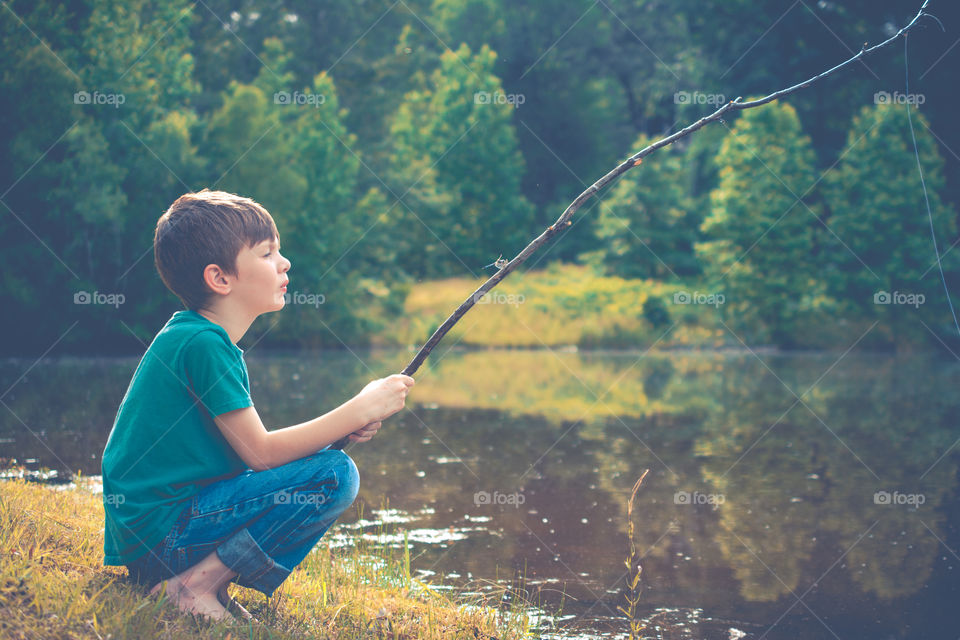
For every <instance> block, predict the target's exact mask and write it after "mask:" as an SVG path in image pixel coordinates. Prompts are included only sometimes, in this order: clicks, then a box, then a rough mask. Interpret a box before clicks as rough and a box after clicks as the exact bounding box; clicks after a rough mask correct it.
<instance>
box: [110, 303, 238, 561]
mask: <svg viewBox="0 0 960 640" xmlns="http://www.w3.org/2000/svg"><path fill="white" fill-rule="evenodd" d="M252 405H253V401H252V400H251V399H250V380H249V378H248V376H247V366H246V364H245V363H244V361H243V351H241V350H240V348H239V347H237V346H236V345H235V344H233V342H232V341H231V340H230V336H229V335H227V332H226V331H225V330H224V329H223V327H221V326H220V325H218V324H216V323H214V322H210V321H209V320H207V319H206V318H204V317H203V316H201V315H200V314H199V313H196V312H194V311H179V312H177V313H175V314H174V315H173V317H172V318H170V320H169V321H168V322H167V324H166V325H164V327H163V329H161V330H160V333H158V334H157V336H156V337H155V338H154V339H153V342H152V343H151V344H150V347H149V348H148V349H147V352H146V353H145V354H144V356H143V358H142V359H141V360H140V364H139V365H138V366H137V370H136V372H134V374H133V379H132V380H131V381H130V386H129V387H128V388H127V393H126V395H125V396H124V398H123V402H121V403H120V409H119V411H118V412H117V418H116V420H115V422H114V424H113V429H112V430H111V432H110V437H109V439H108V440H107V445H106V448H105V449H104V451H103V509H104V513H105V523H104V543H103V551H104V564H105V565H122V564H130V563H131V562H133V561H134V560H136V559H137V558H139V557H141V556H143V555H144V554H145V553H146V552H147V551H149V550H150V549H152V548H153V547H154V546H156V545H157V544H158V543H159V542H160V541H161V540H163V538H164V537H165V536H166V535H167V533H168V532H169V531H170V529H171V528H172V527H173V524H174V522H176V520H177V517H178V516H179V514H180V512H181V511H182V510H183V508H184V507H185V506H186V503H187V501H188V500H190V499H191V498H193V496H194V495H196V494H197V493H198V492H199V491H200V489H202V488H203V487H204V486H206V485H208V484H210V483H211V482H214V481H216V480H220V479H224V478H227V477H232V476H234V475H236V474H238V473H240V472H241V471H244V470H245V469H247V465H246V464H245V463H244V462H243V460H242V459H241V458H240V456H239V455H237V453H236V452H235V451H234V450H233V448H232V447H231V446H230V444H229V443H228V442H227V440H226V438H224V437H223V435H222V434H221V433H220V430H219V429H218V428H217V425H216V424H215V423H214V421H213V417H214V416H218V415H220V414H223V413H227V412H228V411H233V410H235V409H242V408H244V407H249V406H252Z"/></svg>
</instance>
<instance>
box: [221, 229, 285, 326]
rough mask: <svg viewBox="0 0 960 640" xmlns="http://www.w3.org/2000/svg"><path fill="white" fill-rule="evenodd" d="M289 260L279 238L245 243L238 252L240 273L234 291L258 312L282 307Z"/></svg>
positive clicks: (254, 311)
mask: <svg viewBox="0 0 960 640" xmlns="http://www.w3.org/2000/svg"><path fill="white" fill-rule="evenodd" d="M289 270H290V261H289V260H287V259H286V258H284V257H283V256H282V255H281V254H280V240H279V238H274V239H273V240H264V241H263V242H261V243H259V244H255V245H254V246H253V247H244V248H243V249H241V250H240V253H239V255H238V256H237V275H236V277H235V278H234V279H233V286H232V287H231V294H232V295H235V296H237V298H238V300H239V301H240V302H241V303H242V304H243V306H244V307H246V308H247V309H249V310H250V311H251V312H253V313H256V314H258V315H259V314H261V313H267V312H270V311H279V310H280V309H282V308H283V305H284V300H283V294H285V293H286V292H287V283H288V282H289V281H290V279H289V278H288V277H287V271H289Z"/></svg>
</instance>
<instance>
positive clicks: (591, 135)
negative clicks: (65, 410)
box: [0, 0, 960, 355]
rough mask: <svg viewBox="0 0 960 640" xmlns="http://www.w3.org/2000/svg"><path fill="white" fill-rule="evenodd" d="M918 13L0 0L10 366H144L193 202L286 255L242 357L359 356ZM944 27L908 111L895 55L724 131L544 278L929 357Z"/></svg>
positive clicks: (948, 102) (821, 6)
mask: <svg viewBox="0 0 960 640" xmlns="http://www.w3.org/2000/svg"><path fill="white" fill-rule="evenodd" d="M914 4H916V5H919V4H920V3H919V2H916V3H913V2H902V1H893V0H883V1H880V2H877V1H868V0H856V1H850V2H839V1H838V2H820V3H799V4H798V3H793V4H791V3H790V2H786V1H784V2H766V3H756V2H754V1H750V0H724V1H722V2H721V1H720V0H631V1H627V2H610V3H607V2H599V3H596V2H587V1H568V2H556V3H549V4H542V3H527V2H508V1H506V0H433V1H431V2H428V1H427V0H400V1H399V2H388V1H386V0H383V1H380V0H374V1H372V2H353V1H343V0H338V1H316V0H311V1H305V0H233V1H227V0H205V1H204V2H199V3H195V2H190V1H187V0H167V1H165V2H157V1H155V0H130V1H129V2H122V3H121V2H115V1H112V0H79V1H71V2H66V1H60V2H56V1H52V0H35V1H29V2H28V1H22V0H21V1H17V0H14V1H11V2H7V3H6V4H5V5H4V7H3V9H2V10H0V35H2V38H0V51H2V56H3V60H4V65H3V72H2V74H0V123H2V124H0V243H2V247H0V278H2V287H0V304H2V305H3V309H4V311H5V313H4V321H3V324H4V327H3V330H2V336H3V338H2V343H0V344H2V348H0V353H2V354H4V355H12V354H40V353H43V352H45V351H47V350H48V349H50V348H51V347H53V349H54V350H53V352H54V353H58V352H64V351H75V352H98V353H108V352H118V351H125V352H131V351H138V350H142V349H143V344H144V342H146V341H148V340H149V339H150V338H151V337H152V335H153V334H154V333H155V332H156V330H157V329H158V328H159V327H160V325H161V324H162V323H163V321H164V320H165V319H166V318H167V317H169V315H170V314H171V313H172V312H173V311H175V310H176V309H177V308H179V303H178V301H177V300H176V299H175V298H174V297H173V296H172V295H171V294H170V293H169V292H167V291H166V290H165V289H164V287H163V285H162V283H161V282H160V280H159V278H158V277H157V276H156V274H155V271H154V268H153V264H152V262H153V260H152V247H151V240H152V231H153V226H154V224H155V223H156V220H157V218H158V217H159V215H160V214H161V213H162V212H163V210H164V209H165V208H166V207H167V206H168V205H169V203H170V202H172V201H173V200H174V199H175V198H176V197H177V196H178V195H180V194H181V193H183V192H186V191H192V190H199V189H201V188H204V187H208V188H217V189H224V190H228V191H234V192H237V193H240V194H243V195H247V196H250V197H253V198H254V199H256V200H258V201H260V202H261V203H263V204H264V205H265V206H266V207H267V208H268V209H269V210H270V211H271V212H272V213H273V214H274V216H275V218H276V220H277V222H278V226H279V228H280V232H281V241H282V244H283V247H284V252H285V253H286V255H287V256H288V257H289V258H290V259H291V260H292V262H293V269H292V271H291V274H290V275H291V287H290V296H291V299H290V304H289V306H288V308H287V309H286V310H285V311H284V312H283V313H281V314H278V315H275V316H274V317H270V318H266V319H264V320H263V321H261V322H260V323H259V324H258V325H257V326H256V330H255V331H254V332H253V334H252V335H251V337H250V338H249V343H248V344H252V343H253V342H255V341H256V342H262V343H263V344H265V345H272V346H340V345H342V344H349V345H353V344H362V343H365V342H367V341H369V339H370V337H371V336H372V335H374V334H380V335H383V334H384V333H385V332H386V333H389V331H390V325H391V323H392V322H393V321H394V319H395V318H396V317H397V315H398V314H400V313H402V312H403V303H404V299H405V297H406V295H407V292H408V291H409V290H410V287H411V285H412V283H414V282H417V281H421V280H425V279H436V278H445V277H451V276H470V275H473V276H477V275H479V274H480V273H481V272H482V268H483V266H484V265H486V264H488V263H491V262H493V261H494V260H495V259H496V258H497V257H498V256H499V255H501V254H502V255H504V256H507V257H511V256H513V255H514V254H515V253H516V252H517V251H519V250H520V249H521V248H522V247H523V246H524V245H525V244H526V242H527V241H529V239H531V238H532V237H533V236H535V235H536V234H537V233H539V231H540V230H541V229H542V228H543V226H545V225H547V224H549V223H550V222H552V221H553V220H554V219H556V217H557V216H558V215H559V214H560V212H561V211H562V210H563V208H564V207H565V206H566V205H567V204H568V203H569V202H570V201H571V200H572V199H573V198H574V197H575V196H576V195H577V194H578V193H579V192H581V191H582V190H583V189H584V188H585V187H586V186H587V185H588V184H590V183H591V182H593V181H594V180H596V179H597V178H598V177H599V176H600V175H602V174H603V173H605V172H606V171H608V170H609V169H610V168H612V167H613V166H614V165H615V164H616V163H617V162H618V161H619V160H621V159H622V158H624V157H626V156H627V155H628V154H629V153H630V152H631V151H636V150H638V149H639V148H640V147H642V146H644V145H646V144H648V143H649V141H651V140H653V139H656V138H657V137H659V136H661V135H663V134H665V133H668V132H671V131H674V130H676V129H677V128H678V127H680V126H683V125H685V124H687V123H689V122H691V121H693V120H695V119H696V118H698V117H700V116H701V115H704V114H705V113H708V112H709V111H712V110H713V109H715V108H716V106H717V105H718V104H720V103H722V102H724V101H726V100H730V99H733V98H736V97H737V96H741V95H742V96H743V97H745V98H746V97H748V96H750V95H754V94H760V93H767V92H769V91H772V90H775V89H777V88H780V87H782V86H785V85H787V84H792V83H794V82H797V81H800V80H802V79H805V78H807V77H810V76H811V75H814V74H815V73H818V72H819V71H822V70H824V69H826V68H828V67H830V66H832V65H834V64H836V63H837V62H839V61H841V60H843V59H845V58H847V57H849V56H850V55H852V53H853V52H854V51H855V50H857V49H859V47H860V46H861V45H862V43H863V42H864V41H869V42H870V43H871V44H875V43H876V42H878V41H879V40H880V39H881V38H883V37H887V36H888V35H890V34H892V33H894V32H895V31H896V29H898V28H899V27H901V26H903V25H904V24H905V22H906V20H908V19H909V18H910V17H912V15H913V14H914V13H915V12H916V10H917V9H918V6H913V5H914ZM940 4H942V5H943V6H939V5H940ZM948 4H949V6H948ZM930 10H931V11H932V12H934V13H936V14H937V15H938V17H939V18H940V19H941V21H942V22H943V23H944V25H945V27H946V29H947V33H942V32H941V31H940V30H939V27H936V26H935V24H934V23H933V22H932V21H930V22H929V23H928V25H927V27H926V28H925V30H923V31H918V32H916V33H920V34H922V36H919V37H917V36H914V37H913V38H911V42H910V68H911V87H910V91H911V93H909V94H908V93H907V92H906V89H905V87H904V73H903V72H904V60H903V49H902V47H899V46H898V47H890V48H888V49H886V50H884V51H883V52H881V53H880V54H878V55H877V56H875V57H872V58H868V59H867V60H866V61H865V62H863V63H862V64H858V65H855V66H854V67H853V68H851V69H849V70H847V71H845V72H843V73H842V74H838V75H837V76H835V77H832V78H830V79H828V80H827V81H826V82H824V83H822V84H818V85H814V86H813V87H811V88H809V89H806V90H804V91H802V92H799V93H797V94H795V96H794V97H791V99H790V101H789V104H784V103H778V104H772V105H769V106H767V107H763V108H761V109H757V110H753V111H748V112H745V113H744V114H743V115H741V116H739V117H737V118H736V119H735V120H733V121H728V122H725V123H722V124H719V125H711V127H709V128H707V129H705V130H703V131H701V132H698V133H696V134H694V135H693V136H691V137H690V138H687V139H686V140H684V141H683V143H682V144H678V145H675V146H673V147H670V148H668V149H666V150H661V151H658V152H657V153H655V154H653V155H652V156H650V157H648V158H646V159H645V161H644V163H643V165H641V166H639V167H636V168H635V169H633V170H632V171H631V172H629V173H628V174H626V175H625V176H624V177H623V178H622V179H621V180H620V181H619V182H618V183H617V184H616V185H614V186H612V187H610V188H609V189H607V190H606V191H605V192H603V193H601V194H600V197H599V198H596V199H594V200H593V201H592V202H591V203H589V204H588V205H587V206H585V207H584V208H583V209H581V211H580V213H579V214H578V217H577V218H576V221H575V224H574V225H573V226H572V227H571V229H570V230H569V231H568V232H567V233H566V234H565V235H564V237H562V238H560V240H559V241H558V242H557V244H556V245H555V246H554V247H553V248H550V249H544V250H543V251H542V253H543V255H538V256H537V257H535V258H534V259H533V260H531V262H532V263H534V265H535V266H536V267H542V266H545V265H546V264H547V263H549V262H554V261H563V262H579V263H584V264H589V265H593V266H594V267H596V269H597V270H598V273H603V274H606V275H612V276H621V277H626V278H644V279H652V280H658V281H664V282H671V283H674V284H676V283H680V284H682V285H683V287H684V288H685V290H687V289H688V290H689V291H690V292H692V293H693V294H697V293H699V294H702V295H705V296H710V295H713V296H716V295H718V294H720V295H723V296H724V304H722V305H720V306H718V307H717V309H718V313H720V314H721V318H722V319H723V320H724V324H726V325H727V326H729V328H730V329H731V330H733V331H735V332H736V333H737V335H739V336H742V337H743V339H744V340H745V341H747V342H752V343H772V344H777V345H780V346H788V347H789V346H804V344H805V343H807V342H808V341H807V340H805V338H804V336H805V335H809V334H810V326H811V323H813V322H816V323H827V322H829V323H853V324H854V325H855V326H863V327H865V328H866V327H869V326H871V323H873V322H875V321H876V322H880V323H883V327H884V332H883V335H884V336H887V342H888V343H889V344H891V345H900V344H910V345H915V344H920V345H927V344H929V345H934V346H938V345H939V344H940V342H941V340H947V336H948V335H949V334H950V331H951V329H950V323H951V322H952V321H951V320H950V316H949V310H948V308H947V306H946V299H945V297H944V294H943V288H942V285H941V284H940V281H939V270H938V269H937V267H936V259H935V254H934V252H933V246H932V241H931V237H930V228H929V222H928V218H927V213H926V207H925V204H924V199H923V190H922V189H921V185H920V181H919V176H918V173H917V163H916V159H915V158H914V152H913V145H912V142H911V138H910V130H909V124H908V121H907V119H906V109H907V107H908V106H909V107H910V108H911V109H912V110H913V115H914V127H915V130H916V135H917V138H918V144H919V150H920V161H921V164H922V166H923V168H924V177H925V179H926V186H927V188H928V191H929V195H930V205H931V209H932V212H933V221H934V227H935V230H936V233H937V239H938V241H939V242H940V250H941V252H942V253H943V254H944V256H945V257H944V263H943V266H944V269H945V270H946V272H947V276H948V278H950V284H951V288H952V289H957V287H956V284H957V274H958V273H960V266H958V265H960V263H958V260H957V259H956V258H957V252H955V251H952V247H953V246H954V244H955V243H957V241H958V236H957V220H956V214H957V209H956V204H957V201H958V198H957V184H958V178H960V156H958V155H957V153H955V152H953V151H951V148H953V149H958V150H960V128H958V127H957V125H956V122H955V111H956V79H955V77H954V75H953V74H955V69H956V68H958V64H960V48H957V49H952V50H951V49H950V45H951V44H953V42H954V41H955V40H956V37H957V31H958V28H960V10H958V7H956V6H953V3H945V2H944V3H936V2H933V3H931V7H930ZM487 273H490V271H489V270H488V271H487ZM466 293H469V292H465V294H466ZM693 302H694V303H695V302H696V301H695V300H694V301H693ZM648 311H649V310H648ZM638 313H640V312H639V311H638ZM837 346H839V347H841V348H846V347H847V346H849V345H848V344H843V345H837Z"/></svg>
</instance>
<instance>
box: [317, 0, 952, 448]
mask: <svg viewBox="0 0 960 640" xmlns="http://www.w3.org/2000/svg"><path fill="white" fill-rule="evenodd" d="M928 4H930V0H924V3H923V5H921V7H920V10H919V11H918V12H917V15H915V16H914V17H913V19H912V20H911V21H910V22H909V23H907V25H906V26H905V27H903V28H902V29H900V30H899V31H897V32H896V33H895V34H894V35H892V36H890V37H889V38H887V39H886V40H884V41H883V42H881V43H880V44H877V45H874V46H872V47H869V48H867V46H866V44H864V45H863V47H862V48H861V49H860V51H859V53H857V54H856V55H854V56H853V57H851V58H849V59H847V60H845V61H844V62H841V63H840V64H838V65H837V66H835V67H833V68H831V69H827V70H826V71H824V72H823V73H820V74H818V75H815V76H813V77H812V78H810V79H808V80H804V81H803V82H801V83H799V84H795V85H793V86H792V87H787V88H785V89H781V90H779V91H776V92H774V93H771V94H770V95H768V96H765V97H763V98H758V99H757V100H750V101H747V102H743V101H742V98H739V97H738V98H737V99H736V100H731V101H730V102H728V103H727V104H725V105H723V106H722V107H720V108H719V109H717V110H716V111H714V112H713V113H711V114H710V115H708V116H704V117H703V118H700V119H699V120H697V121H696V122H694V123H693V124H690V125H688V126H686V127H685V128H683V129H681V130H680V131H677V132H676V133H674V134H672V135H669V136H667V137H666V138H661V139H660V140H657V141H656V142H654V143H653V144H651V145H649V146H647V147H645V148H643V149H641V150H640V151H638V152H636V153H635V154H633V155H632V156H630V157H629V158H627V159H626V160H624V161H623V162H621V163H620V164H619V165H618V166H617V167H616V168H614V169H613V170H611V171H610V172H609V173H607V174H606V175H605V176H603V177H602V178H600V179H599V180H597V181H596V182H594V183H593V184H592V185H590V186H589V187H588V188H587V189H586V190H585V191H584V192H583V193H581V194H580V195H579V196H577V197H576V199H575V200H574V201H573V202H571V203H570V204H569V205H567V208H566V209H565V210H564V211H563V213H562V214H561V215H560V217H559V218H557V221H556V222H554V223H553V224H552V225H550V226H549V227H547V228H546V229H545V230H544V231H543V233H541V234H540V235H539V236H537V237H536V238H534V239H533V241H532V242H530V244H528V245H527V246H526V247H525V248H524V249H523V251H521V252H520V253H518V254H517V255H516V256H515V257H514V258H513V259H512V260H510V262H508V263H507V264H506V266H504V267H503V268H501V269H499V270H498V271H497V272H496V273H495V274H494V275H493V276H491V277H490V279H489V280H487V281H486V282H484V283H483V284H482V285H481V286H480V287H479V288H478V289H477V290H476V291H474V292H473V293H472V294H470V297H469V298H467V299H466V300H464V301H463V302H462V303H460V306H459V307H457V308H456V310H455V311H454V312H453V313H452V314H450V316H449V317H448V318H447V319H446V320H444V322H443V324H441V325H440V326H439V327H438V328H437V330H436V331H434V332H433V335H432V336H430V338H429V339H428V340H427V342H426V343H425V344H424V345H423V346H422V347H420V350H419V351H418V352H417V355H415V356H414V358H413V360H411V361H410V363H409V364H408V365H407V366H406V367H404V368H403V371H402V372H401V373H403V374H404V375H408V376H412V375H413V374H414V373H416V372H417V369H419V368H420V365H422V364H423V361H424V360H426V359H427V356H429V355H430V352H431V351H433V349H434V347H436V346H437V344H438V343H439V342H440V340H442V339H443V337H444V336H445V335H447V332H449V331H450V329H452V328H453V326H454V325H455V324H457V322H459V320H460V318H462V317H463V316H464V314H466V313H467V311H469V310H470V308H471V307H473V305H475V304H476V303H477V301H478V300H480V299H481V298H482V297H483V296H484V295H486V294H487V293H488V292H489V291H490V290H491V289H493V288H494V287H495V286H497V285H498V284H499V283H500V281H501V280H503V279H504V278H506V277H507V276H508V275H510V273H511V272H512V271H513V270H514V269H516V268H517V267H519V266H520V265H521V264H523V263H524V262H526V260H527V258H529V257H530V256H531V255H533V253H534V252H535V251H537V250H538V249H539V248H540V247H542V246H543V245H545V244H547V243H548V242H550V241H551V240H553V238H554V237H555V236H556V235H557V234H559V233H560V232H561V231H563V230H564V229H566V228H567V227H569V226H570V225H571V224H572V223H571V222H570V218H571V217H573V214H574V213H576V212H577V210H578V209H580V207H582V206H583V204H584V202H586V201H587V200H588V199H589V198H590V197H591V196H592V195H593V194H595V193H597V192H598V191H600V189H602V188H603V187H605V186H606V185H608V184H609V183H610V182H611V181H612V180H614V179H615V178H617V177H619V176H621V175H623V174H624V173H626V172H627V171H629V170H630V169H632V168H633V167H635V166H637V165H639V164H640V163H641V162H642V160H643V158H644V157H646V156H648V155H650V154H651V153H653V152H654V151H656V150H657V149H660V148H662V147H666V146H668V145H671V144H673V143H674V142H676V141H677V140H680V139H681V138H685V137H687V136H688V135H690V134H691V133H693V132H694V131H697V130H698V129H700V128H702V127H703V126H704V125H707V124H709V123H711V122H716V121H718V120H723V117H724V116H725V115H726V114H728V113H735V112H737V111H744V110H746V109H753V108H754V107H759V106H762V105H765V104H767V103H768V102H773V101H774V100H778V99H780V98H783V97H785V96H788V95H790V94H791V93H794V92H796V91H799V90H800V89H805V88H807V87H809V86H810V85H812V84H813V83H814V82H817V81H819V80H822V79H823V78H826V77H827V76H830V75H833V74H834V73H836V72H838V71H840V70H841V69H843V68H844V67H847V66H849V65H851V64H853V63H854V62H856V61H858V60H862V59H863V58H866V57H867V56H869V55H871V54H872V53H874V52H876V51H878V50H880V49H882V48H883V47H886V46H887V45H889V44H891V43H893V42H895V41H897V40H898V39H899V38H901V37H904V38H905V37H906V36H907V33H908V32H909V31H910V30H911V29H913V28H914V27H915V26H916V25H917V23H918V22H919V20H920V18H922V17H923V16H929V17H932V18H935V16H933V15H932V14H929V13H927V12H926V9H927V5H928ZM348 442H349V436H348V437H346V438H342V439H340V440H338V441H337V442H335V443H334V444H333V445H332V448H334V449H342V448H343V447H344V446H345V445H346V444H347V443H348Z"/></svg>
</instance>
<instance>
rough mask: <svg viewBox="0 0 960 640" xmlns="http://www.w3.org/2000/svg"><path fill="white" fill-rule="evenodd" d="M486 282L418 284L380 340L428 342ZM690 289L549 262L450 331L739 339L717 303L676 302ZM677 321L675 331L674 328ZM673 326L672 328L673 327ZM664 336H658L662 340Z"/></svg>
mask: <svg viewBox="0 0 960 640" xmlns="http://www.w3.org/2000/svg"><path fill="white" fill-rule="evenodd" d="M483 282H484V280H483V279H476V280H474V279H470V278H449V279H446V280H434V281H429V282H423V283H419V284H415V285H414V286H413V287H412V288H411V290H410V293H409V295H408V296H407V300H406V303H405V306H404V314H403V317H402V318H399V319H398V320H397V321H396V322H395V323H394V324H392V325H391V326H390V328H389V329H388V330H387V331H385V332H384V333H383V334H382V335H381V336H380V337H379V340H378V342H380V343H381V344H394V345H408V344H418V343H423V341H424V340H426V338H427V337H428V336H429V335H430V334H431V333H432V332H433V330H434V329H436V327H438V326H439V325H440V323H441V322H443V320H444V319H446V317H447V316H448V315H449V314H450V313H451V312H452V311H453V310H454V309H456V307H457V305H459V304H460V303H461V302H463V300H464V299H465V298H466V297H467V296H469V295H470V293H471V292H473V291H474V290H475V289H476V288H477V287H479V286H480V285H481V284H482V283H483ZM683 291H688V292H690V293H692V292H693V290H691V289H689V287H684V286H682V285H676V284H666V283H663V282H657V281H653V280H626V279H624V278H618V277H612V276H602V275H598V274H596V273H595V272H594V271H593V270H592V269H590V268H589V267H581V266H575V265H561V264H555V265H551V266H550V267H549V268H547V269H545V270H543V271H532V272H528V273H520V272H518V273H513V274H511V275H510V277H509V278H508V279H506V280H504V281H503V282H502V283H501V284H499V285H498V286H497V287H496V288H495V289H494V290H493V291H492V292H490V294H489V296H488V298H487V299H485V300H481V301H480V302H478V303H477V305H476V306H475V307H474V308H473V309H471V311H470V313H469V314H468V315H467V316H465V317H464V318H463V319H462V320H461V321H460V322H459V323H458V324H457V325H456V327H454V328H453V330H452V331H451V332H450V337H449V338H448V340H450V344H453V343H459V344H461V345H468V346H478V347H480V346H483V347H544V346H549V347H557V346H565V345H576V346H579V347H586V348H590V347H600V348H603V347H610V348H637V347H646V346H649V345H651V344H653V343H655V342H656V343H657V346H661V347H662V346H667V347H669V346H703V347H711V348H713V347H723V346H727V345H728V344H730V343H731V341H734V342H735V340H734V339H733V338H732V336H730V335H729V334H728V333H727V332H726V331H724V330H723V326H722V324H720V322H719V321H718V317H719V315H718V312H717V309H716V307H713V306H708V305H703V304H699V305H698V304H674V294H675V293H680V292H683ZM671 326H672V327H673V328H672V329H670V327H671ZM668 329H669V331H668ZM658 340H659V342H658Z"/></svg>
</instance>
